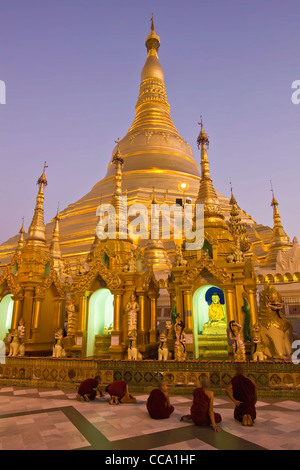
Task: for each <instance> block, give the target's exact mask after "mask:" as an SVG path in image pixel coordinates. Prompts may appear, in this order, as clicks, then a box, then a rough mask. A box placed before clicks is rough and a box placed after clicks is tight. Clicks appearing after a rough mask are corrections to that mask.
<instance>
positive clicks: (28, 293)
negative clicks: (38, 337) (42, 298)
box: [22, 287, 34, 342]
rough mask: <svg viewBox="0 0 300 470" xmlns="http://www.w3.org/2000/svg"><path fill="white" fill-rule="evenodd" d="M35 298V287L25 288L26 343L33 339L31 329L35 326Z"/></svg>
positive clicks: (23, 315) (24, 317)
mask: <svg viewBox="0 0 300 470" xmlns="http://www.w3.org/2000/svg"><path fill="white" fill-rule="evenodd" d="M33 298H34V287H25V289H24V301H23V311H22V317H23V320H24V322H25V342H26V341H27V339H30V337H31V328H32V325H33V318H32V315H33V302H34V301H33Z"/></svg>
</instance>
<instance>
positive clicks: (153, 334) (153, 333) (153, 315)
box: [149, 295, 157, 343]
mask: <svg viewBox="0 0 300 470" xmlns="http://www.w3.org/2000/svg"><path fill="white" fill-rule="evenodd" d="M149 297H150V330H149V333H150V343H156V342H157V309H156V300H157V298H156V296H154V295H149Z"/></svg>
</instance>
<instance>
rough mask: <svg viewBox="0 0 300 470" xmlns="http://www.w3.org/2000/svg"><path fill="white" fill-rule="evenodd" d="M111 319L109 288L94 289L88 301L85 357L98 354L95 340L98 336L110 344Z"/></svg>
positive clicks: (112, 302) (112, 314) (112, 310)
mask: <svg viewBox="0 0 300 470" xmlns="http://www.w3.org/2000/svg"><path fill="white" fill-rule="evenodd" d="M113 320H114V296H113V295H112V294H111V292H110V290H109V289H105V288H103V289H98V290H96V291H95V292H94V293H93V294H92V295H91V297H90V299H89V303H88V327H87V352H86V355H87V357H90V356H94V355H98V354H97V341H99V338H100V339H101V338H102V339H103V341H104V342H107V343H108V344H109V345H110V332H111V330H112V328H113ZM105 339H106V340H107V341H105Z"/></svg>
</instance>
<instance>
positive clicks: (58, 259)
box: [50, 208, 64, 272]
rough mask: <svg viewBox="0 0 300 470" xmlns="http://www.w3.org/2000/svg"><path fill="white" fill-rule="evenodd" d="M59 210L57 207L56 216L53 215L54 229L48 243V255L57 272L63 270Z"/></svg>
mask: <svg viewBox="0 0 300 470" xmlns="http://www.w3.org/2000/svg"><path fill="white" fill-rule="evenodd" d="M59 221H60V216H59V210H58V208H57V213H56V216H55V217H54V230H53V235H52V240H51V243H50V255H51V258H52V259H53V261H54V268H55V269H56V270H58V271H59V272H62V271H63V267H64V263H63V260H62V254H61V249H60V244H59Z"/></svg>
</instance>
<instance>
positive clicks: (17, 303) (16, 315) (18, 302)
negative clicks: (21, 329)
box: [10, 295, 23, 330]
mask: <svg viewBox="0 0 300 470" xmlns="http://www.w3.org/2000/svg"><path fill="white" fill-rule="evenodd" d="M12 300H13V301H14V307H13V314H12V319H11V327H10V328H11V329H12V330H14V329H15V328H17V327H18V323H19V320H20V318H22V302H23V297H21V296H18V295H14V296H13V297H12Z"/></svg>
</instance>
